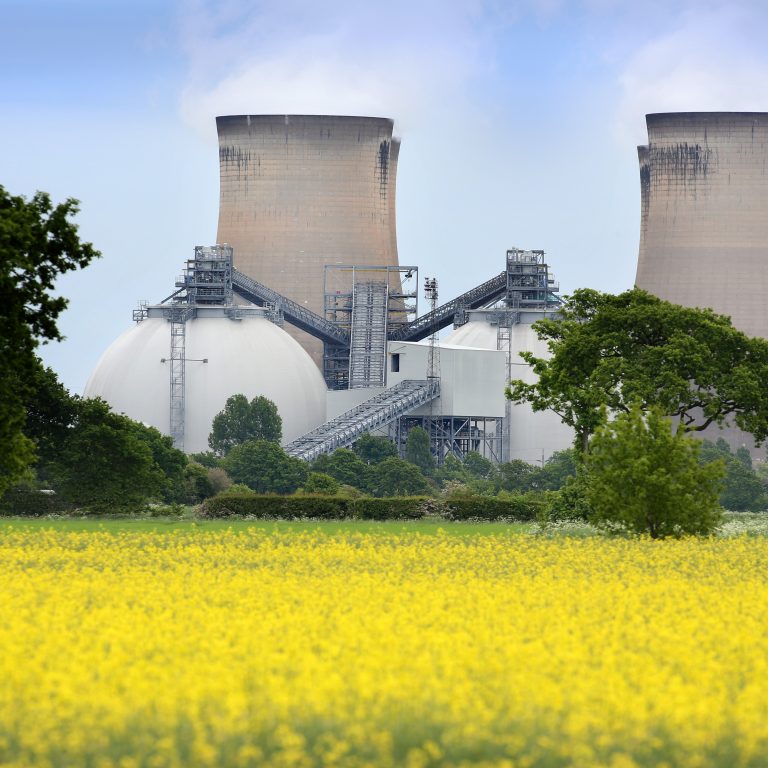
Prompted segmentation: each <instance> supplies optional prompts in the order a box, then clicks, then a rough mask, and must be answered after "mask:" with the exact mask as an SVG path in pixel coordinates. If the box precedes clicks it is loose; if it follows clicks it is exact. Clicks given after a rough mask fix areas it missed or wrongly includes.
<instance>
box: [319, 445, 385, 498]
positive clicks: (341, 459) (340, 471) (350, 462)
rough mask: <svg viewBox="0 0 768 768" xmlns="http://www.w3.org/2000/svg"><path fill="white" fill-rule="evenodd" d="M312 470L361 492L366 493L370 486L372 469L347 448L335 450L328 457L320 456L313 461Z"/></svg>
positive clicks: (326, 455)
mask: <svg viewBox="0 0 768 768" xmlns="http://www.w3.org/2000/svg"><path fill="white" fill-rule="evenodd" d="M312 469H313V471H315V472H323V473H325V474H326V475H330V476H331V477H333V478H334V479H336V480H338V481H339V482H340V483H341V484H342V485H351V486H352V487H353V488H357V489H359V490H361V491H368V489H369V486H370V473H371V469H372V468H371V467H369V466H368V465H367V464H365V462H363V461H362V459H360V458H359V457H358V456H356V455H355V454H354V453H353V452H352V451H350V450H349V448H337V449H336V450H335V451H334V452H333V453H331V454H330V455H329V454H321V455H320V456H318V457H317V458H316V459H315V461H314V463H313V464H312Z"/></svg>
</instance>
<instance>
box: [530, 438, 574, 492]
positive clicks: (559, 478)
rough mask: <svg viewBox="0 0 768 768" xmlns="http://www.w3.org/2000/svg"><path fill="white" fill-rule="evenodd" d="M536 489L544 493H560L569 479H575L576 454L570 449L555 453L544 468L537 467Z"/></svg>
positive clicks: (545, 463)
mask: <svg viewBox="0 0 768 768" xmlns="http://www.w3.org/2000/svg"><path fill="white" fill-rule="evenodd" d="M536 469H537V472H536V487H537V488H539V489H541V490H544V491H559V490H560V489H561V488H563V487H564V486H565V484H566V482H567V480H568V478H569V477H575V476H576V471H577V465H576V452H575V451H574V450H573V449H572V448H569V449H567V450H564V451H555V452H554V453H553V454H552V455H551V456H550V457H549V458H548V459H547V460H546V461H545V462H544V466H543V467H540V468H539V467H537V468H536Z"/></svg>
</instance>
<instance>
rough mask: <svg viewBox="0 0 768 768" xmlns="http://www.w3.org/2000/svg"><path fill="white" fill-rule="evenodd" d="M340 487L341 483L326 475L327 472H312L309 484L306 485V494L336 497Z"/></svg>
mask: <svg viewBox="0 0 768 768" xmlns="http://www.w3.org/2000/svg"><path fill="white" fill-rule="evenodd" d="M340 487H341V486H340V484H339V481H338V480H337V479H336V478H335V477H331V476H330V475H326V474H325V472H310V473H309V477H308V478H307V482H306V483H304V493H314V494H324V495H326V496H335V495H336V494H338V492H339V488H340Z"/></svg>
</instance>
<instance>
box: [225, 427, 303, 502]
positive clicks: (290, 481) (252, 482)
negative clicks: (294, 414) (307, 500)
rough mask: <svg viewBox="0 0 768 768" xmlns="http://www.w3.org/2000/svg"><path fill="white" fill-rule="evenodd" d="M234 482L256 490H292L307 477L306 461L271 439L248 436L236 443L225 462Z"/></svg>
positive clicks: (270, 491) (260, 491) (264, 491)
mask: <svg viewBox="0 0 768 768" xmlns="http://www.w3.org/2000/svg"><path fill="white" fill-rule="evenodd" d="M222 464H223V466H224V469H225V470H226V472H227V474H228V475H229V476H230V477H231V478H232V480H234V481H235V483H243V484H244V485H247V486H248V487H249V488H252V489H253V490H254V491H256V493H293V492H294V491H295V490H296V489H297V488H300V487H301V486H302V485H304V483H305V482H306V480H307V475H308V469H307V465H306V464H305V463H304V462H303V461H302V460H301V459H296V458H293V457H292V456H288V454H287V453H286V452H285V451H284V450H283V449H282V448H281V447H280V446H279V445H277V444H276V443H274V442H272V441H270V440H248V441H246V442H245V443H240V444H239V445H235V446H234V447H233V448H232V449H231V450H230V451H229V453H228V454H227V455H226V457H225V458H224V461H223V462H222Z"/></svg>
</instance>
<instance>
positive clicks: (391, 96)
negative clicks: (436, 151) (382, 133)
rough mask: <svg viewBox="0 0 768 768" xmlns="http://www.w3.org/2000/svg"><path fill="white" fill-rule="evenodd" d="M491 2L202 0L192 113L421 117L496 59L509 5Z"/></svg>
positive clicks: (188, 113)
mask: <svg viewBox="0 0 768 768" xmlns="http://www.w3.org/2000/svg"><path fill="white" fill-rule="evenodd" d="M503 6H504V4H503V3H502V4H500V7H499V8H497V9H494V7H493V6H492V5H490V4H488V3H486V2H482V1H481V0H454V1H453V2H440V1H439V0H415V1H413V2H408V1H407V0H393V2H390V3H387V4H375V5H374V4H371V3H365V2H362V3H361V2H356V1H355V0H340V1H338V2H334V3H313V2H306V1H305V0H284V2H280V3H278V2H274V1H273V0H270V2H262V3H252V2H251V3H249V2H244V1H243V2H238V1H237V0H231V1H229V2H224V3H222V2H210V1H206V0H192V1H191V2H189V3H188V4H187V6H186V8H185V12H184V15H183V18H184V27H183V42H184V47H185V50H186V54H187V57H188V61H189V76H188V81H187V84H186V87H185V88H184V91H183V94H182V98H181V108H182V112H183V115H184V117H185V119H186V120H187V121H188V122H190V123H192V124H193V125H195V126H196V127H198V128H200V130H202V131H204V132H209V131H210V130H211V128H212V125H213V121H212V119H211V118H212V117H213V116H214V115H216V114H242V113H277V114H281V113H318V112H319V113H336V114H371V115H386V116H392V117H395V118H396V119H397V120H398V121H399V123H400V125H401V126H402V124H403V123H405V124H406V125H407V124H408V123H409V122H412V121H418V120H419V119H420V118H421V117H422V116H423V115H425V114H427V113H428V111H429V110H430V109H432V108H434V105H435V104H436V103H440V102H441V101H442V102H444V101H446V100H450V99H461V98H462V93H463V91H464V89H465V87H466V85H467V83H468V82H469V81H470V80H471V79H472V78H473V77H476V76H478V75H479V74H481V73H482V71H483V70H484V69H486V68H489V67H492V66H493V52H492V48H493V46H492V44H491V41H492V38H493V35H494V31H495V30H496V29H497V28H498V26H499V25H500V24H504V23H507V22H506V19H507V18H508V17H507V12H508V9H506V8H504V7H503Z"/></svg>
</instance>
